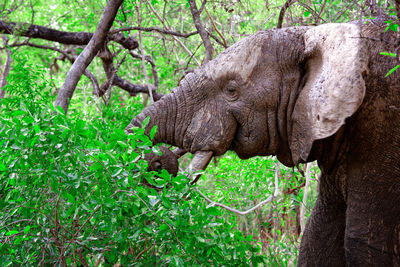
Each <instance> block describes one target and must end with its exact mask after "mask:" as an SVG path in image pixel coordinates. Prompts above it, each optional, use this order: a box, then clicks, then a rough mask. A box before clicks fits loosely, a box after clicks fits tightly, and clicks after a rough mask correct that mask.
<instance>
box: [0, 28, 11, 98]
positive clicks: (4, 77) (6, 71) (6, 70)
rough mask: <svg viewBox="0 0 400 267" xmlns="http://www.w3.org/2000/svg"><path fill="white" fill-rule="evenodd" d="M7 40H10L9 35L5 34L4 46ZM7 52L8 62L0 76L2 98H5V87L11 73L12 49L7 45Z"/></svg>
mask: <svg viewBox="0 0 400 267" xmlns="http://www.w3.org/2000/svg"><path fill="white" fill-rule="evenodd" d="M7 42H8V40H7V37H6V36H3V44H4V47H6V46H7ZM6 54H7V58H6V62H5V64H4V69H3V72H2V74H1V78H0V99H1V98H4V96H5V91H3V87H4V86H6V84H7V76H8V74H9V73H10V68H11V61H12V58H11V50H10V49H7V47H6Z"/></svg>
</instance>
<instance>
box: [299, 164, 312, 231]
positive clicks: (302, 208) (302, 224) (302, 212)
mask: <svg viewBox="0 0 400 267" xmlns="http://www.w3.org/2000/svg"><path fill="white" fill-rule="evenodd" d="M311 166H312V163H307V168H306V185H305V187H304V195H303V200H302V205H301V206H300V229H301V236H302V235H303V232H304V228H305V223H306V220H305V212H306V204H307V197H308V188H309V187H310V179H311Z"/></svg>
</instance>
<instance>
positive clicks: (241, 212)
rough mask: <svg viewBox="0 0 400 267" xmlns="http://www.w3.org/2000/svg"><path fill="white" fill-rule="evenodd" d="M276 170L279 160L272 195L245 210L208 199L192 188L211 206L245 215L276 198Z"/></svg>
mask: <svg viewBox="0 0 400 267" xmlns="http://www.w3.org/2000/svg"><path fill="white" fill-rule="evenodd" d="M278 171H279V162H278V163H277V166H276V169H275V190H274V193H273V195H272V196H270V197H268V198H267V199H266V200H264V201H261V202H260V203H258V204H257V205H256V206H254V207H252V208H250V209H248V210H246V211H239V210H237V209H234V208H231V207H228V206H226V205H224V204H221V203H218V202H215V201H212V200H211V199H209V198H208V197H206V196H205V195H204V194H203V193H202V192H201V191H200V190H199V189H198V188H197V187H195V188H194V190H195V191H196V192H198V193H199V194H200V196H202V197H203V198H204V199H205V200H206V201H207V202H209V203H210V204H211V205H212V206H218V207H221V208H224V209H226V210H228V211H230V212H233V213H235V214H236V215H246V214H248V213H250V212H252V211H254V210H255V209H258V208H260V207H261V206H263V205H265V204H267V203H269V202H271V201H272V200H273V199H274V198H276V197H277V196H278V189H279V183H278Z"/></svg>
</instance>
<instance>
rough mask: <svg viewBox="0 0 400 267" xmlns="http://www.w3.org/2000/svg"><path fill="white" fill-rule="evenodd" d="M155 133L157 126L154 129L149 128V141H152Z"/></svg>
mask: <svg viewBox="0 0 400 267" xmlns="http://www.w3.org/2000/svg"><path fill="white" fill-rule="evenodd" d="M156 132H157V125H154V127H153V128H151V131H150V139H154V136H155V135H156Z"/></svg>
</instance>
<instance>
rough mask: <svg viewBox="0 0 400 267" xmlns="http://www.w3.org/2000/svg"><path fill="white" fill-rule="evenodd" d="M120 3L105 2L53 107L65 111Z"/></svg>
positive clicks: (119, 0)
mask: <svg viewBox="0 0 400 267" xmlns="http://www.w3.org/2000/svg"><path fill="white" fill-rule="evenodd" d="M121 4H122V0H109V1H108V2H107V6H106V8H105V10H104V12H103V15H102V17H101V19H100V22H99V24H98V26H97V28H96V30H95V32H94V34H93V36H92V38H91V39H90V41H89V43H88V45H87V46H86V47H85V49H84V50H83V51H82V53H81V54H80V55H79V56H78V58H77V59H76V60H75V62H74V63H73V64H72V66H71V69H70V70H69V72H68V74H67V76H66V78H65V82H64V84H63V86H62V87H61V88H60V91H59V92H58V95H57V99H56V101H55V103H54V106H55V107H57V106H60V107H61V108H62V109H63V110H64V111H65V112H67V110H68V106H69V101H70V99H71V98H72V95H73V94H74V91H75V88H76V85H77V84H78V82H79V80H80V78H81V76H82V73H83V72H84V71H85V69H86V68H87V66H89V64H90V63H91V62H92V60H93V58H94V57H95V56H96V54H97V52H98V51H99V50H100V49H101V48H102V47H103V45H104V42H105V40H106V37H107V34H108V31H109V30H110V28H111V26H112V23H113V21H114V19H115V16H116V14H117V11H118V9H119V7H120V5H121Z"/></svg>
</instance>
